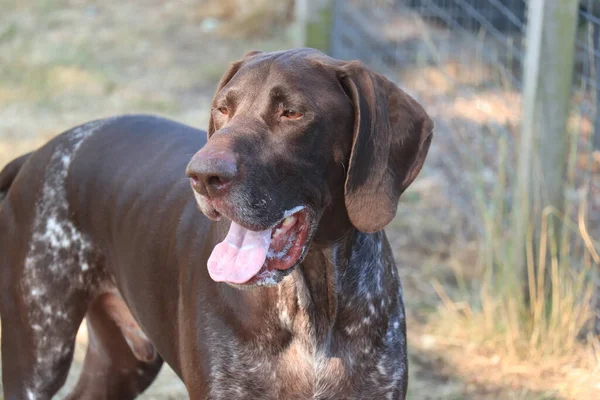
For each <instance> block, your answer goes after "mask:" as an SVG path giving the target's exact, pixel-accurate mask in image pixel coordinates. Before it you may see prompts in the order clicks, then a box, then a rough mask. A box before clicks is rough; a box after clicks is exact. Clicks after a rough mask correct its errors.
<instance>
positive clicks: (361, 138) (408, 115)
mask: <svg viewBox="0 0 600 400" xmlns="http://www.w3.org/2000/svg"><path fill="white" fill-rule="evenodd" d="M338 71H339V74H340V76H339V77H340V80H341V83H342V86H343V88H344V90H345V91H346V93H347V94H348V95H349V97H350V99H351V100H352V103H353V105H354V114H355V120H354V135H353V143H352V151H351V154H350V161H349V165H348V172H347V176H346V183H345V188H344V192H345V203H346V209H347V210H348V216H349V217H350V221H351V222H352V224H353V225H354V226H355V227H356V228H357V229H358V230H360V231H363V232H375V231H378V230H380V229H382V228H383V227H385V226H386V225H387V224H388V223H389V222H390V221H391V220H392V219H393V218H394V216H395V215H396V209H397V207H398V200H399V198H400V195H401V194H402V192H404V190H406V188H407V187H408V186H409V185H410V184H411V183H412V181H413V180H414V179H415V178H416V177H417V175H418V173H419V171H420V170H421V167H422V166H423V162H424V161H425V156H426V155H427V151H428V149H429V145H430V143H431V138H432V131H433V122H432V121H431V119H430V118H429V116H428V115H427V113H426V112H425V110H424V109H423V107H421V105H420V104H419V103H417V102H416V101H415V100H414V99H413V98H412V97H410V96H409V95H408V94H406V93H405V92H404V91H402V90H401V89H399V88H398V87H397V86H396V85H394V84H393V83H392V82H390V81H388V80H387V79H386V78H385V77H383V76H381V75H379V74H376V73H374V72H372V71H370V70H369V69H367V68H366V67H364V66H363V65H362V64H361V63H360V62H358V61H351V62H348V63H345V64H344V65H343V66H341V68H339V69H338Z"/></svg>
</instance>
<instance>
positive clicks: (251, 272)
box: [208, 222, 271, 284]
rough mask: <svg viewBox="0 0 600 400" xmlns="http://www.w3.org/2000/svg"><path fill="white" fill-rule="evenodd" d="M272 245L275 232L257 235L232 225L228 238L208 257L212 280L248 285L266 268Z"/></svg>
mask: <svg viewBox="0 0 600 400" xmlns="http://www.w3.org/2000/svg"><path fill="white" fill-rule="evenodd" d="M270 244H271V229H267V230H265V231H261V232H254V231H250V230H248V229H246V228H244V227H242V226H240V225H238V224H236V223H235V222H231V227H230V228H229V233H227V237H226V238H225V240H223V241H222V242H221V243H219V244H218V245H216V246H215V248H214V249H213V251H212V254H211V255H210V257H209V258H208V273H209V274H210V277H211V278H212V279H213V280H214V281H216V282H230V283H237V284H241V283H245V282H248V281H249V280H250V279H251V278H252V277H253V276H255V275H256V274H258V271H260V269H261V268H262V266H263V265H264V263H265V260H266V258H267V251H268V250H269V245H270Z"/></svg>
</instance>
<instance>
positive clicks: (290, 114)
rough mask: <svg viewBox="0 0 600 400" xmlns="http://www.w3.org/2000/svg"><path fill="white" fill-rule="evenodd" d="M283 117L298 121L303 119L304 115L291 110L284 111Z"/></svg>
mask: <svg viewBox="0 0 600 400" xmlns="http://www.w3.org/2000/svg"><path fill="white" fill-rule="evenodd" d="M281 116H282V117H284V118H287V119H298V118H300V117H302V113H301V112H298V111H296V110H291V109H286V110H283V112H282V113H281Z"/></svg>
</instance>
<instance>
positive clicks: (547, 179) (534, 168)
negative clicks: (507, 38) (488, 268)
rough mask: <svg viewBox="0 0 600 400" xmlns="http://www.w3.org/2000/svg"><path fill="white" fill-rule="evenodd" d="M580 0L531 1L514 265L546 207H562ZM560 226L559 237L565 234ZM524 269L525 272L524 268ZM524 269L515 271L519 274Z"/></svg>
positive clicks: (520, 263) (518, 263) (521, 257)
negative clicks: (529, 231)
mask: <svg viewBox="0 0 600 400" xmlns="http://www.w3.org/2000/svg"><path fill="white" fill-rule="evenodd" d="M577 10H578V0H531V1H530V3H529V12H528V23H527V33H526V40H527V44H526V48H527V49H526V51H527V52H526V56H525V69H524V82H523V119H522V126H521V137H520V145H519V147H518V151H519V155H518V177H517V190H516V191H515V199H514V203H513V204H514V208H513V229H514V236H513V238H514V240H515V249H514V250H515V253H514V262H515V265H514V266H515V268H523V267H524V265H525V248H524V246H525V240H526V236H527V232H528V230H529V229H531V228H534V232H535V234H534V236H533V237H534V240H535V241H536V243H538V240H536V238H539V234H540V232H539V223H540V221H541V218H542V212H543V210H544V209H545V208H547V207H549V206H552V207H555V208H557V209H558V210H561V211H562V210H563V204H564V199H563V182H564V177H565V165H566V164H565V159H566V155H567V134H566V123H567V119H568V115H569V109H570V106H569V105H570V94H571V81H572V76H573V57H574V51H575V35H576V24H577ZM559 232H560V230H559V227H558V226H556V225H555V229H554V233H555V236H554V237H555V239H556V240H559V238H560V233H559ZM522 272H523V273H524V271H522ZM519 276H524V275H520V274H515V277H516V279H519V278H518V277H519Z"/></svg>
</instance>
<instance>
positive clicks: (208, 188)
mask: <svg viewBox="0 0 600 400" xmlns="http://www.w3.org/2000/svg"><path fill="white" fill-rule="evenodd" d="M236 174H237V165H236V162H235V160H234V158H233V157H231V156H229V155H227V156H224V155H210V154H208V155H204V154H202V152H199V153H197V154H196V155H195V156H194V157H193V158H192V160H191V161H190V163H189V164H188V167H187V170H186V175H187V176H188V177H189V178H190V180H191V183H192V187H193V188H194V190H195V191H196V192H198V193H199V194H201V195H204V196H208V197H218V196H221V195H223V194H224V193H225V192H226V191H227V189H229V187H230V186H231V182H232V181H233V179H234V178H235V176H236Z"/></svg>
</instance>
